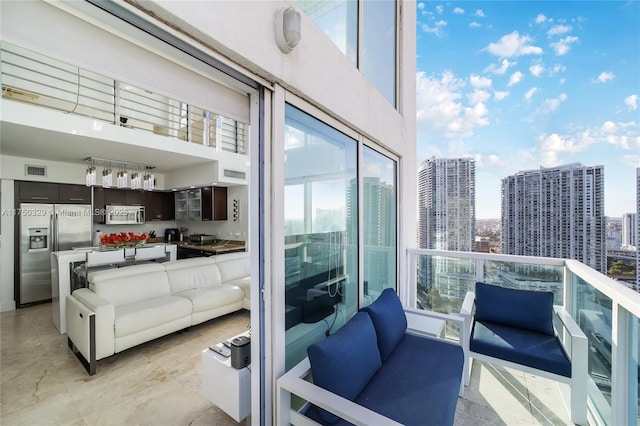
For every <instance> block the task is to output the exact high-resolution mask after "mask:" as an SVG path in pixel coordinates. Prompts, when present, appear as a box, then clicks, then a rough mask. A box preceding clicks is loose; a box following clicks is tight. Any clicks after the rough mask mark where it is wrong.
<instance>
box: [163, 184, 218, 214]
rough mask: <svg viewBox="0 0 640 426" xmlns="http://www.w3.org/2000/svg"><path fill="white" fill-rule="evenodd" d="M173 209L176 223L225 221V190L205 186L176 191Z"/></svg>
mask: <svg viewBox="0 0 640 426" xmlns="http://www.w3.org/2000/svg"><path fill="white" fill-rule="evenodd" d="M175 209H176V211H175V219H176V221H178V222H187V221H212V220H227V188H225V187H222V186H213V187H211V186H207V187H204V188H195V189H188V190H184V191H178V192H176V195H175Z"/></svg>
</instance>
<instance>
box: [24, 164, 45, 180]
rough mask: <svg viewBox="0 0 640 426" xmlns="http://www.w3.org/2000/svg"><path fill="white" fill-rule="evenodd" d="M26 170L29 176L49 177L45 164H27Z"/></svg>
mask: <svg viewBox="0 0 640 426" xmlns="http://www.w3.org/2000/svg"><path fill="white" fill-rule="evenodd" d="M24 170H25V173H24V174H25V175H27V176H40V177H47V168H46V167H44V166H30V165H28V164H27V165H25V166H24Z"/></svg>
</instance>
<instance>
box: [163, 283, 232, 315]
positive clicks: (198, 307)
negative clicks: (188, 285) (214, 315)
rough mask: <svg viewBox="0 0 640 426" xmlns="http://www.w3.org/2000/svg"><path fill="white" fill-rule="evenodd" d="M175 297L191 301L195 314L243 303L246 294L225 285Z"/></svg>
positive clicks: (186, 291)
mask: <svg viewBox="0 0 640 426" xmlns="http://www.w3.org/2000/svg"><path fill="white" fill-rule="evenodd" d="M175 296H180V297H184V298H186V299H189V301H191V304H192V305H193V312H203V311H208V310H210V309H214V308H219V307H221V306H226V305H230V304H232V303H236V302H241V301H242V299H243V298H244V293H243V291H242V289H240V287H236V286H232V285H226V284H225V285H217V286H210V287H202V288H194V289H191V290H185V291H181V292H180V293H176V294H175Z"/></svg>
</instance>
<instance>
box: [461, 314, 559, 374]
mask: <svg viewBox="0 0 640 426" xmlns="http://www.w3.org/2000/svg"><path fill="white" fill-rule="evenodd" d="M469 349H471V350H472V351H473V352H477V353H481V354H485V355H488V356H491V357H494V358H499V359H503V360H505V361H511V362H515V363H517V364H521V365H527V366H529V367H532V368H536V369H538V370H543V371H548V372H550V373H555V374H559V375H561V376H565V377H571V362H570V361H569V358H567V355H566V354H565V352H564V350H563V349H562V345H561V344H560V341H559V340H558V338H557V337H555V336H549V335H547V334H543V333H537V332H534V331H529V330H523V329H521V328H513V327H509V326H505V325H503V324H496V323H491V322H488V321H475V323H474V325H473V330H472V331H471V341H470V343H469Z"/></svg>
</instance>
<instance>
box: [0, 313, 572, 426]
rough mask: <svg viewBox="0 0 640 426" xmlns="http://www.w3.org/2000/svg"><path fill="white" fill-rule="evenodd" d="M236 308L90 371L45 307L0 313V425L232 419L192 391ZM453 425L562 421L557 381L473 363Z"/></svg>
mask: <svg viewBox="0 0 640 426" xmlns="http://www.w3.org/2000/svg"><path fill="white" fill-rule="evenodd" d="M248 323H249V312H247V311H240V312H237V313H235V314H230V315H226V316H224V317H221V318H217V319H215V320H212V321H209V322H207V323H205V324H200V325H198V326H195V327H191V328H190V329H189V330H188V331H185V332H182V333H180V334H172V335H169V336H165V337H163V338H160V339H157V340H155V341H152V342H148V343H146V344H143V345H140V346H137V347H134V348H131V349H129V350H126V351H124V352H122V353H120V354H116V355H114V356H112V357H109V358H106V359H104V360H100V361H98V367H97V374H96V375H95V376H89V375H88V374H87V373H86V371H85V370H84V368H83V367H82V366H81V365H80V363H79V362H78V360H77V359H76V358H75V356H74V355H73V354H72V353H71V351H70V350H69V348H68V346H67V338H66V336H65V335H60V334H59V333H58V331H57V330H56V329H55V327H54V326H53V323H52V321H51V305H50V304H44V305H37V306H33V307H29V308H24V309H18V310H16V311H13V312H5V313H2V314H0V327H1V343H0V400H1V405H0V424H2V425H3V426H8V425H151V424H153V425H235V424H236V423H235V422H234V421H233V419H231V418H230V417H229V416H227V415H226V414H225V413H224V412H223V411H221V410H220V409H218V408H217V407H215V406H214V405H212V404H211V403H210V402H209V401H208V400H207V399H205V398H204V397H203V396H202V394H201V391H200V380H201V377H200V375H201V367H200V356H201V354H200V353H201V351H202V349H204V348H206V347H207V346H208V345H209V344H212V343H216V342H219V341H221V340H224V339H226V338H229V337H231V336H233V335H236V334H238V333H240V332H242V331H244V330H245V329H246V327H247V324H248ZM455 424H456V425H463V426H466V425H469V426H471V425H473V426H480V425H531V424H542V425H561V424H570V421H569V418H568V415H567V413H566V411H565V409H564V406H563V403H562V400H561V398H560V394H559V392H558V388H557V385H556V384H555V383H554V382H552V381H548V380H546V379H541V378H537V377H534V376H530V375H525V374H522V373H519V372H517V371H513V370H505V369H502V368H495V367H493V366H491V365H486V364H480V363H476V364H475V365H474V369H473V372H472V377H471V386H470V387H469V388H467V389H465V394H464V396H463V397H462V398H460V399H459V400H458V407H457V412H456V420H455Z"/></svg>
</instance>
